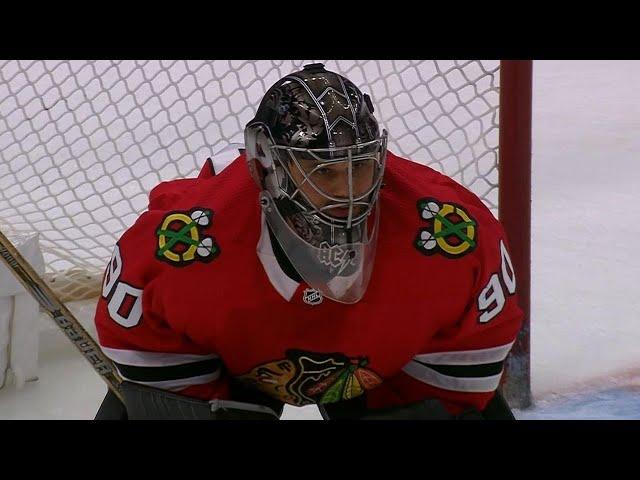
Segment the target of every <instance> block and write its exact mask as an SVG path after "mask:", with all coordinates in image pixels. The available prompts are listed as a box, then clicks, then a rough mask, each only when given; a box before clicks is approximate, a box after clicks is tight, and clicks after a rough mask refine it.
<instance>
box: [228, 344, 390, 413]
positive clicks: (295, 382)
mask: <svg viewBox="0 0 640 480" xmlns="http://www.w3.org/2000/svg"><path fill="white" fill-rule="evenodd" d="M286 357H287V358H286V359H283V360H276V361H273V362H270V363H266V364H263V365H259V366H257V367H255V368H254V369H253V370H251V371H250V372H249V373H247V374H245V375H242V376H240V377H238V378H239V379H240V380H241V381H243V382H246V383H247V384H249V385H251V386H252V387H254V388H257V389H258V390H261V391H263V392H265V393H267V394H268V395H270V396H272V397H274V398H277V399H279V400H281V401H283V402H286V403H289V404H292V405H297V406H302V405H309V404H313V403H332V402H339V401H341V400H349V399H351V398H355V397H357V396H360V395H362V394H363V393H364V392H365V391H366V390H371V389H372V388H374V387H376V386H378V385H379V384H380V383H382V379H381V378H380V377H379V376H378V375H377V374H376V373H375V372H373V371H372V370H369V369H367V368H364V367H365V366H366V365H367V364H368V363H369V361H368V360H367V358H365V357H358V358H349V357H346V356H345V355H342V354H340V353H333V354H321V353H312V352H304V351H302V350H287V352H286Z"/></svg>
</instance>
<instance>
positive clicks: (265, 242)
mask: <svg viewBox="0 0 640 480" xmlns="http://www.w3.org/2000/svg"><path fill="white" fill-rule="evenodd" d="M209 166H210V165H209ZM207 168H208V167H207ZM207 168H205V169H204V170H203V173H201V174H200V176H199V177H198V178H197V179H181V180H175V181H172V182H165V183H162V184H160V185H159V186H158V187H156V188H155V189H154V190H153V191H152V192H151V195H150V204H149V209H148V211H147V212H145V213H144V214H143V215H142V216H141V217H140V218H139V219H138V220H137V221H136V223H135V224H134V225H133V226H132V227H131V228H130V229H129V230H128V231H126V232H125V233H124V235H123V236H122V237H121V238H120V240H119V241H118V242H117V245H116V247H115V249H114V253H113V256H112V259H111V261H110V263H109V265H108V267H107V269H106V272H105V276H104V282H103V289H102V297H101V299H100V300H99V302H98V306H97V311H96V317H95V321H96V326H97V330H98V335H99V341H100V344H101V346H102V348H103V350H104V352H105V354H106V355H107V356H109V357H110V358H111V359H112V360H113V361H114V362H115V363H116V366H117V368H118V370H119V372H120V373H121V375H122V377H123V378H125V379H128V380H130V381H134V382H140V383H143V384H145V385H150V386H155V387H158V388H164V389H168V390H172V391H177V392H180V393H182V394H184V395H189V396H194V397H198V398H202V399H212V398H222V399H228V398H230V390H229V379H230V378H235V379H236V380H238V381H239V382H241V383H243V384H244V385H247V386H249V387H252V388H256V389H258V390H259V391H261V392H263V393H266V394H268V395H269V396H271V397H273V398H275V399H278V400H281V401H283V402H286V403H289V404H292V405H298V406H300V405H306V404H311V403H331V402H338V401H342V400H349V399H353V398H356V397H359V396H362V395H364V398H365V401H366V405H367V407H368V408H383V407H390V406H395V405H402V404H408V403H412V402H415V401H418V400H421V399H425V398H438V399H440V400H442V402H443V403H444V404H445V406H446V407H447V408H448V409H449V410H450V411H451V412H452V413H459V412H461V411H462V410H464V409H467V408H469V407H474V408H477V409H479V410H482V409H483V408H484V407H485V405H486V404H487V402H488V401H489V400H490V399H491V397H492V396H493V393H494V391H495V389H496V388H497V387H498V385H499V381H500V378H501V375H502V370H503V362H504V359H505V357H506V356H507V354H508V352H509V350H510V349H511V346H512V344H513V342H514V339H515V337H516V334H517V332H518V330H519V328H520V326H521V320H522V312H521V310H520V309H519V307H518V302H517V294H516V279H515V275H514V271H513V267H512V264H511V260H510V259H509V254H508V248H507V241H506V239H505V236H504V232H503V229H502V227H501V225H500V224H499V223H498V221H497V220H496V219H495V218H494V217H493V215H492V214H491V212H490V211H489V210H488V209H487V208H486V207H485V206H484V205H483V204H482V202H481V201H480V200H479V199H478V198H477V197H476V196H475V195H474V194H472V193H471V192H469V191H468V190H466V189H465V188H464V187H462V186H460V185H459V184H457V183H456V182H454V181H453V180H451V179H450V178H448V177H446V176H444V175H441V174H439V173H437V172H436V171H434V170H432V169H430V168H428V167H425V166H423V165H419V164H417V163H413V162H410V161H408V160H404V159H402V158H399V157H397V156H395V155H393V154H392V153H388V158H387V167H386V171H385V182H384V188H383V189H382V190H381V193H380V202H381V211H380V227H379V228H380V231H379V238H378V246H377V253H376V258H375V266H374V269H373V274H372V277H371V281H370V283H369V287H368V289H367V291H366V293H365V295H364V297H363V298H362V300H361V301H359V302H358V303H356V304H352V305H346V304H341V303H337V302H334V301H332V300H330V299H328V298H323V297H322V295H321V294H320V293H319V292H317V291H315V290H313V289H311V288H310V287H309V286H308V285H306V284H305V283H298V282H296V281H294V280H292V279H291V278H289V277H288V276H286V275H285V274H284V272H283V271H282V269H281V268H280V266H279V264H278V262H277V260H276V258H275V256H274V253H273V250H272V247H271V242H270V240H269V235H268V231H267V228H266V224H265V220H264V218H263V216H262V214H261V210H260V206H259V204H258V193H259V191H258V188H257V186H256V185H255V184H254V182H253V180H252V179H251V178H250V176H249V172H248V169H247V166H246V164H245V158H244V156H240V157H238V158H237V159H236V160H235V161H234V162H233V163H231V165H229V166H228V167H227V168H226V169H225V170H223V171H222V172H221V173H219V174H218V175H213V174H208V173H207Z"/></svg>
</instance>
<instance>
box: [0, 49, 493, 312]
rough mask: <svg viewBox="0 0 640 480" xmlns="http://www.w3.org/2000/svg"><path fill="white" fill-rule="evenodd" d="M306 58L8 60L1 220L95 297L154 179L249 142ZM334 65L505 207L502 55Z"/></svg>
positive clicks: (405, 139)
mask: <svg viewBox="0 0 640 480" xmlns="http://www.w3.org/2000/svg"><path fill="white" fill-rule="evenodd" d="M308 62H311V61H304V60H286V61H269V60H260V61H229V60H216V61H190V60H189V61H181V60H178V61H173V60H172V61H156V60H145V61H133V60H124V61H104V60H100V61H75V60H73V61H49V60H46V61H34V60H29V61H16V60H10V61H0V229H1V230H2V231H3V232H5V233H31V232H38V233H39V234H40V244H41V247H42V250H43V255H44V258H45V263H46V280H47V281H48V283H49V286H50V287H52V288H53V290H54V291H55V292H56V293H58V294H59V295H60V296H61V299H62V300H63V301H70V300H77V299H82V298H89V297H93V296H97V295H98V292H99V290H100V283H101V277H102V273H103V270H104V267H105V265H106V263H107V261H108V260H109V258H110V256H111V253H112V250H113V247H114V244H115V242H116V241H117V239H118V237H119V236H120V235H121V234H122V233H123V232H124V231H125V230H126V229H127V228H128V227H129V226H131V225H132V224H133V222H134V221H135V219H136V218H137V217H138V216H139V215H140V213H142V212H143V211H144V210H145V209H146V206H147V195H148V192H149V191H150V189H151V188H153V187H154V186H155V185H157V184H158V183H159V182H161V181H164V180H170V179H174V178H178V177H189V176H194V175H196V174H197V172H198V171H199V170H200V168H201V167H202V165H203V163H204V161H205V160H206V159H207V158H208V157H212V156H213V155H214V154H215V153H216V152H218V151H220V150H222V149H223V148H224V147H225V146H228V145H229V144H231V143H242V141H243V128H244V125H245V124H246V123H247V122H248V121H249V120H250V119H251V118H252V117H253V115H254V113H255V109H256V108H257V105H258V103H259V101H260V99H261V98H262V95H263V94H264V93H265V91H266V90H267V89H268V88H269V87H270V86H271V85H272V84H273V83H275V82H276V81H277V80H278V79H279V78H281V77H282V76H284V75H286V74H287V73H290V72H292V71H295V70H299V69H300V68H301V67H302V65H304V64H305V63H308ZM313 62H316V61H313ZM323 62H324V63H325V64H326V65H327V68H328V69H330V70H334V71H336V72H339V73H341V74H342V75H344V76H346V77H348V78H349V79H350V80H352V81H353V82H354V83H355V84H356V85H358V86H359V87H360V88H361V89H362V90H363V91H364V92H367V93H369V94H370V95H371V97H372V100H373V102H374V105H375V109H376V116H377V117H378V119H379V121H380V123H381V125H382V126H383V127H384V128H386V129H387V130H388V131H389V149H390V150H391V151H393V152H394V153H396V154H399V155H401V156H404V157H406V158H409V159H411V160H414V161H416V162H420V163H424V164H427V165H429V166H431V167H433V168H435V169H437V170H439V171H441V172H443V173H445V174H447V175H449V176H451V177H453V178H454V179H455V180H457V181H458V182H460V183H462V184H464V185H466V186H467V187H468V188H470V189H471V190H472V191H473V192H475V193H476V194H477V195H478V196H479V197H480V198H481V199H482V200H483V201H484V202H485V203H486V205H487V206H488V207H489V208H491V209H492V211H493V212H494V213H495V214H496V216H497V208H498V198H499V195H498V193H499V181H498V149H499V103H500V102H499V88H500V62H499V61H475V60H474V61H424V60H421V61H391V60H389V61H373V60H368V61H342V60H340V61H332V60H326V61H323Z"/></svg>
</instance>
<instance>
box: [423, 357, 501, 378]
mask: <svg viewBox="0 0 640 480" xmlns="http://www.w3.org/2000/svg"><path fill="white" fill-rule="evenodd" d="M414 361H415V362H417V363H419V364H420V365H424V366H425V367H428V368H430V369H432V370H435V371H436V372H438V373H441V374H442V375H447V376H449V377H460V378H482V377H492V376H494V375H498V374H500V372H502V367H503V364H504V362H495V363H485V364H482V365H433V364H431V363H425V362H420V361H418V360H414Z"/></svg>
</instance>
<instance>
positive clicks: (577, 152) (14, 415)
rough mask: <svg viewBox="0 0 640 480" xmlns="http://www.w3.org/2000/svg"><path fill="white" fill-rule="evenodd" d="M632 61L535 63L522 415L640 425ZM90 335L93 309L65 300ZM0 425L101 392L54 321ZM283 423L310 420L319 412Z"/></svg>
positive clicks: (78, 411) (638, 175) (2, 394)
mask: <svg viewBox="0 0 640 480" xmlns="http://www.w3.org/2000/svg"><path fill="white" fill-rule="evenodd" d="M638 85H640V61H536V62H534V91H533V95H534V96H533V203H532V207H533V222H532V232H533V233H532V297H531V305H532V307H531V359H532V365H531V370H532V390H533V396H534V402H535V403H534V408H532V409H530V410H526V411H516V416H517V417H518V418H522V419H610V418H617V419H640V318H638V317H640V314H639V312H640V288H639V287H638V284H637V283H636V282H637V281H638V278H639V277H640V260H639V259H638V256H637V254H636V249H635V240H636V239H639V238H640V203H639V202H638V200H640V192H639V191H638V190H635V189H636V188H638V189H640V135H638V132H640V92H639V90H638ZM71 308H72V310H73V311H74V312H77V313H79V316H80V318H81V319H82V321H83V323H84V325H85V326H86V327H87V328H88V329H89V331H90V333H95V329H94V328H93V326H92V322H91V313H92V308H91V306H88V307H87V306H86V305H80V304H72V305H71ZM44 321H46V322H48V323H47V327H46V328H43V331H42V334H41V351H40V366H41V370H40V372H39V377H40V378H39V380H38V381H36V382H30V383H28V384H26V385H25V386H24V388H23V389H21V390H16V388H15V387H14V386H13V385H8V386H6V387H5V388H3V389H0V419H90V418H93V416H94V415H95V412H96V410H97V408H98V405H99V404H100V401H101V400H102V398H103V396H104V393H105V392H106V387H105V386H104V384H103V383H102V381H101V380H100V379H99V378H98V377H97V375H96V374H95V373H94V372H93V371H92V369H91V367H90V366H89V365H88V364H87V362H86V361H85V360H84V359H83V358H82V357H81V355H80V354H79V353H78V352H76V351H75V350H74V348H73V347H72V346H71V344H70V343H69V342H68V341H67V340H66V338H64V336H63V335H62V333H61V332H59V331H58V330H57V329H56V327H55V326H53V324H52V322H51V320H49V319H48V318H47V319H43V322H44ZM284 418H289V419H298V418H303V419H318V418H320V416H319V413H318V411H317V409H316V408H315V407H305V408H301V409H298V408H294V407H287V408H286V410H285V415H284Z"/></svg>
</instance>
